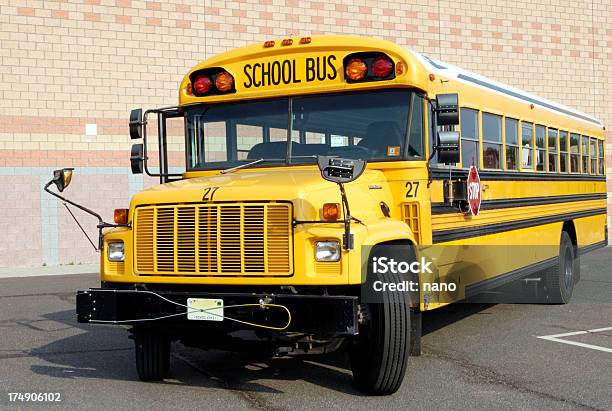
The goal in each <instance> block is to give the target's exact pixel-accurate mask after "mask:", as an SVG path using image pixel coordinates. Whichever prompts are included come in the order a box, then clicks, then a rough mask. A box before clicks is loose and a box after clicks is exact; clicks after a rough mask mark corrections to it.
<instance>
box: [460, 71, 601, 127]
mask: <svg viewBox="0 0 612 411" xmlns="http://www.w3.org/2000/svg"><path fill="white" fill-rule="evenodd" d="M457 78H460V79H463V80H466V81H469V82H470V83H474V84H478V85H479V86H482V87H485V88H488V89H491V90H495V91H498V92H500V93H503V94H506V95H508V96H512V97H515V98H518V99H520V100H523V101H527V102H529V103H533V104H537V105H539V106H542V107H546V108H548V109H551V110H554V111H558V112H559V113H563V114H565V115H566V116H570V117H575V118H579V119H581V120H584V121H588V122H589V123H592V124H595V125H598V126H600V127H601V126H602V125H601V123H600V122H599V121H597V120H594V119H592V118H590V117H587V116H583V115H582V114H578V113H574V112H572V111H569V110H566V109H564V108H562V107H557V106H555V105H553V104H550V103H547V102H545V101H542V100H538V99H536V98H533V97H529V96H525V95H523V94H521V93H517V92H515V91H512V90H508V89H506V88H503V87H499V86H496V85H495V84H491V83H488V82H486V81H482V80H479V79H477V78H474V77H470V76H466V75H465V74H458V75H457Z"/></svg>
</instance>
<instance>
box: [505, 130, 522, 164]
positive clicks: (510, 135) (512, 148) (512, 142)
mask: <svg viewBox="0 0 612 411" xmlns="http://www.w3.org/2000/svg"><path fill="white" fill-rule="evenodd" d="M518 154H519V146H518V120H516V119H514V118H506V169H508V170H518V158H519V155H518Z"/></svg>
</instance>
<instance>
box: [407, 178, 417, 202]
mask: <svg viewBox="0 0 612 411" xmlns="http://www.w3.org/2000/svg"><path fill="white" fill-rule="evenodd" d="M406 188H407V190H406V198H408V197H416V196H417V193H418V191H419V182H418V181H408V182H406Z"/></svg>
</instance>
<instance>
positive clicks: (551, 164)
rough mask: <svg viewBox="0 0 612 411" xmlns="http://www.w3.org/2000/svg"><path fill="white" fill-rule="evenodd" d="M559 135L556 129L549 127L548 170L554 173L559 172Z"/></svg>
mask: <svg viewBox="0 0 612 411" xmlns="http://www.w3.org/2000/svg"><path fill="white" fill-rule="evenodd" d="M557 135H558V133H557V130H556V129H554V128H549V129H548V171H550V172H553V173H555V172H557V153H558V152H559V147H558V146H559V141H558V140H557Z"/></svg>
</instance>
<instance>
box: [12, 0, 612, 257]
mask: <svg viewBox="0 0 612 411" xmlns="http://www.w3.org/2000/svg"><path fill="white" fill-rule="evenodd" d="M551 3H553V4H551ZM334 33H335V34H360V35H365V36H375V37H382V38H385V39H388V40H391V41H394V42H397V43H399V44H401V45H403V46H406V47H409V48H411V49H414V50H417V51H419V52H422V53H425V54H427V55H430V56H432V57H436V58H439V59H441V60H444V61H448V62H449V63H453V64H456V65H459V66H461V67H464V68H466V69H468V70H473V71H476V72H478V73H481V74H483V75H486V76H488V77H491V78H493V79H496V80H500V81H503V82H506V83H508V84H511V85H514V86H517V87H519V88H522V89H525V90H528V91H531V92H534V93H537V94H540V95H542V96H544V97H547V98H550V99H552V100H555V101H558V102H561V103H564V104H567V105H569V106H571V107H575V108H578V109H580V110H582V111H585V112H587V113H590V114H594V115H596V116H597V117H599V118H600V119H602V120H603V121H604V123H605V124H607V125H609V126H610V125H611V124H612V105H611V104H609V101H610V100H611V98H612V65H610V64H609V62H610V61H612V3H611V2H610V1H609V0H590V1H586V0H555V1H554V2H550V1H548V0H546V1H545V0H530V1H514V0H495V1H491V0H480V1H476V0H472V1H466V0H453V1H450V0H448V1H446V0H437V1H436V0H416V1H411V2H393V1H389V2H381V1H370V0H361V1H359V2H358V3H357V2H355V4H353V2H350V1H336V2H333V1H305V0H303V1H298V0H248V1H229V0H228V1H217V0H204V2H202V1H195V0H193V1H192V0H179V1H159V2H156V1H138V0H83V1H79V0H73V1H64V0H62V1H49V0H45V1H44V2H43V1H35V0H27V1H13V0H0V58H1V59H2V64H1V65H0V76H1V81H0V93H1V97H2V98H0V174H1V175H5V176H10V177H9V179H8V180H7V179H3V181H4V182H5V184H6V183H7V181H9V182H10V184H9V185H8V190H9V193H8V195H7V196H5V198H3V199H1V200H0V207H1V208H2V209H4V210H6V211H5V212H4V213H3V214H4V217H2V219H0V229H1V230H2V231H3V232H4V233H5V239H6V240H8V241H9V242H11V243H13V244H24V245H23V246H19V247H17V249H13V250H10V251H9V250H4V249H0V266H17V265H41V264H59V263H62V264H67V263H85V262H95V261H96V259H97V256H96V255H95V253H93V251H89V250H87V249H86V247H85V248H83V249H81V248H79V249H78V250H70V245H71V244H79V245H83V244H84V242H83V241H84V239H83V237H82V233H80V232H79V231H78V229H77V228H75V226H74V225H73V224H71V222H70V221H68V220H67V218H69V216H67V215H66V214H65V213H66V212H65V210H64V209H63V207H60V206H59V205H58V204H57V202H53V201H55V200H53V201H50V200H49V199H48V198H47V197H48V195H46V194H41V193H40V186H41V183H42V182H44V181H45V180H47V179H48V176H50V171H51V170H52V169H53V168H54V167H59V166H76V167H79V168H78V169H77V173H76V175H75V187H76V185H77V184H81V185H80V186H79V190H76V189H75V190H71V194H72V195H73V196H74V195H76V192H77V191H82V193H81V194H79V195H81V196H82V200H83V201H84V202H86V203H87V204H88V205H91V206H98V199H99V195H98V194H99V187H100V186H104V185H105V184H107V182H108V181H113V188H115V190H107V191H108V192H107V191H105V199H104V204H103V205H102V207H103V208H102V210H103V212H104V216H105V217H106V218H111V215H110V212H111V209H112V208H114V207H121V206H127V204H128V198H129V196H130V195H131V193H133V192H135V191H137V190H138V189H140V188H141V187H142V186H143V184H147V183H145V182H143V180H142V177H134V176H130V175H129V170H128V168H127V165H128V164H127V155H128V150H129V145H130V142H129V139H128V137H127V130H126V118H127V116H128V112H129V109H131V108H133V107H137V106H144V107H151V106H161V105H169V104H175V103H176V102H177V98H178V96H177V88H178V85H179V81H180V80H181V78H182V76H183V75H184V73H185V72H186V71H187V70H188V69H189V68H190V67H191V66H193V65H194V64H196V63H197V62H199V61H201V60H203V59H205V58H207V57H210V56H212V55H214V54H217V53H220V52H223V51H225V50H227V49H230V48H234V47H238V46H242V45H245V44H248V43H251V42H257V41H265V40H268V39H274V38H282V37H286V36H289V35H293V36H302V35H317V34H334ZM86 124H96V125H97V130H96V133H95V135H86V133H85V128H86ZM606 143H607V144H606V148H607V153H608V154H607V155H606V159H607V162H608V168H607V173H608V175H609V176H610V175H612V156H611V155H610V153H611V152H612V133H610V132H608V133H607V141H606ZM179 146H180V145H179V144H177V146H176V147H179ZM79 181H81V182H79ZM608 191H611V192H612V183H610V182H609V183H608ZM106 194H108V195H106ZM608 202H609V203H608V204H609V205H608V208H609V210H610V212H611V213H612V201H611V200H610V199H609V200H608ZM609 225H610V226H612V224H609ZM16 227H17V228H16ZM7 236H8V238H6V237H7ZM85 245H86V244H85Z"/></svg>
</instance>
